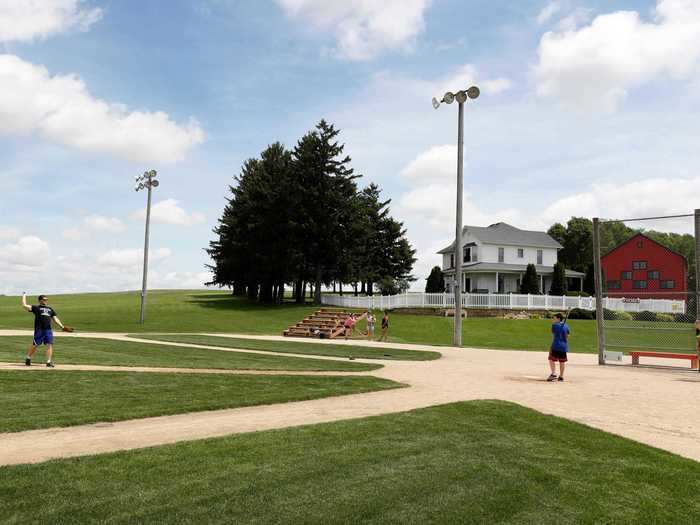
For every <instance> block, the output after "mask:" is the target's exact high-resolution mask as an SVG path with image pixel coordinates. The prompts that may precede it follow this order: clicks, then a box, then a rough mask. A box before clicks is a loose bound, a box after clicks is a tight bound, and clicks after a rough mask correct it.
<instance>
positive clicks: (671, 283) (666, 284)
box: [661, 281, 676, 290]
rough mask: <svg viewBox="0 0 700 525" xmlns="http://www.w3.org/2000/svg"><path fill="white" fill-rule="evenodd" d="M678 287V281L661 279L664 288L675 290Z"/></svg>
mask: <svg viewBox="0 0 700 525" xmlns="http://www.w3.org/2000/svg"><path fill="white" fill-rule="evenodd" d="M675 287H676V281H661V288H663V289H664V290H673V289H674V288H675Z"/></svg>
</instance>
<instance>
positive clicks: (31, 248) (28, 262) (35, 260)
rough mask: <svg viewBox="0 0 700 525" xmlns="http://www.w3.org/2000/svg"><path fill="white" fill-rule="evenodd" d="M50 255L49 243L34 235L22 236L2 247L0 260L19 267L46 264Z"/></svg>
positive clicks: (0, 248)
mask: <svg viewBox="0 0 700 525" xmlns="http://www.w3.org/2000/svg"><path fill="white" fill-rule="evenodd" d="M48 256H49V245H48V243H47V242H46V241H43V240H41V239H40V238H39V237H35V236H33V235H27V236H25V237H20V238H19V239H18V240H17V242H15V243H12V244H6V245H4V246H2V247H0V261H2V262H3V263H5V264H8V265H10V266H13V267H20V268H19V269H22V267H24V268H37V267H41V266H44V265H45V264H46V262H47V259H48Z"/></svg>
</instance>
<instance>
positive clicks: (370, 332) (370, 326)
mask: <svg viewBox="0 0 700 525" xmlns="http://www.w3.org/2000/svg"><path fill="white" fill-rule="evenodd" d="M365 315H366V316H367V340H368V341H371V340H372V339H374V323H375V321H376V319H375V317H374V315H373V314H372V312H371V311H370V310H367V313H366V314H365Z"/></svg>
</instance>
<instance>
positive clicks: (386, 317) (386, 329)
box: [379, 310, 389, 341]
mask: <svg viewBox="0 0 700 525" xmlns="http://www.w3.org/2000/svg"><path fill="white" fill-rule="evenodd" d="M388 333H389V311H388V310H384V317H382V335H381V336H379V340H380V341H386V338H387V335H388Z"/></svg>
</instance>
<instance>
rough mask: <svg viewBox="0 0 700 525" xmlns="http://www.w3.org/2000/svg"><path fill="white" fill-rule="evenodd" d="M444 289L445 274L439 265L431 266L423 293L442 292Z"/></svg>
mask: <svg viewBox="0 0 700 525" xmlns="http://www.w3.org/2000/svg"><path fill="white" fill-rule="evenodd" d="M444 291H445V276H444V275H443V274H442V269H441V268H440V267H439V266H433V269H432V270H430V275H429V276H428V279H427V280H426V282H425V293H443V292H444Z"/></svg>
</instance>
